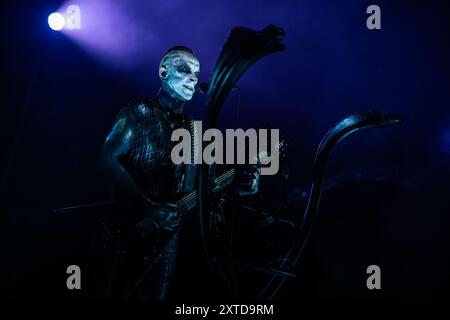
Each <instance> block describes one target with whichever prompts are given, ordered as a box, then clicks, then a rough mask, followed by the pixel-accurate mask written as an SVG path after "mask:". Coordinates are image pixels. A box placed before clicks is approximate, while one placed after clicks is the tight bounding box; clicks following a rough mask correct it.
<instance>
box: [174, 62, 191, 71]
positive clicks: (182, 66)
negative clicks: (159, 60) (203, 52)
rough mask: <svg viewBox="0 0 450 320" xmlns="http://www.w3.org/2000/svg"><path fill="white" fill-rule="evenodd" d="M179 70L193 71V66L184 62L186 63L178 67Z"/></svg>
mask: <svg viewBox="0 0 450 320" xmlns="http://www.w3.org/2000/svg"><path fill="white" fill-rule="evenodd" d="M177 71H179V72H183V73H191V68H189V66H188V65H186V64H184V65H181V66H179V67H178V68H177Z"/></svg>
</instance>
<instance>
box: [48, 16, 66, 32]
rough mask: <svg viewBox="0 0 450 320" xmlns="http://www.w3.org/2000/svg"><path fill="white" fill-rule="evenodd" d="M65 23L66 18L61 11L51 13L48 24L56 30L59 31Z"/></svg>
mask: <svg viewBox="0 0 450 320" xmlns="http://www.w3.org/2000/svg"><path fill="white" fill-rule="evenodd" d="M65 24H66V19H65V18H64V16H63V15H62V14H61V13H59V12H53V13H52V14H51V15H49V16H48V25H49V26H50V28H52V29H53V30H55V31H59V30H61V29H62V28H64V25H65Z"/></svg>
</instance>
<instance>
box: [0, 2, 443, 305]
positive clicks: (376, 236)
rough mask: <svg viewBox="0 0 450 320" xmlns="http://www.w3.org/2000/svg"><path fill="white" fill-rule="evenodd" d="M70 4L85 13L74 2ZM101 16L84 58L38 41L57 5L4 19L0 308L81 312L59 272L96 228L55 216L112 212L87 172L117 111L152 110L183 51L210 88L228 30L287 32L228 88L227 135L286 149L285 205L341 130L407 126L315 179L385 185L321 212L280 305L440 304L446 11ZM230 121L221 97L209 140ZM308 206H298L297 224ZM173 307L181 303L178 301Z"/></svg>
mask: <svg viewBox="0 0 450 320" xmlns="http://www.w3.org/2000/svg"><path fill="white" fill-rule="evenodd" d="M67 3H68V4H69V3H74V4H79V5H80V7H81V8H82V10H83V3H82V2H77V1H73V2H72V1H71V2H67ZM99 3H100V4H101V5H103V4H105V8H113V7H116V10H115V11H114V15H113V14H112V13H111V21H110V23H111V29H108V30H109V31H110V32H103V33H101V34H99V35H98V36H97V35H96V34H95V32H94V33H91V34H89V35H86V37H87V38H89V37H91V41H90V42H89V41H88V42H78V41H75V40H74V38H72V37H71V36H70V35H69V34H64V33H61V32H55V31H52V30H51V29H50V28H49V27H48V25H47V16H48V14H50V13H51V12H53V11H56V10H58V9H59V8H60V6H61V5H62V4H63V3H62V2H61V1H39V2H36V3H32V4H31V3H27V2H20V1H14V2H13V1H9V3H8V2H3V3H2V10H1V11H2V13H1V15H2V17H1V23H2V28H1V33H2V80H3V81H2V103H1V106H2V107H1V115H2V116H1V119H2V125H1V126H0V133H1V137H2V142H3V143H2V152H1V156H0V168H1V170H0V182H1V185H0V188H1V189H0V190H1V191H0V192H1V203H0V208H1V224H2V226H4V227H5V228H4V231H3V232H2V238H3V240H2V250H1V252H2V259H1V261H2V262H1V264H2V267H4V268H5V270H4V271H2V274H3V279H4V280H2V281H1V290H0V292H1V295H2V297H4V298H9V299H23V298H29V299H47V298H71V297H72V298H73V297H75V298H82V297H83V295H82V294H79V293H74V292H68V291H67V290H66V289H65V279H66V274H65V271H66V267H67V265H68V264H80V265H81V266H82V269H83V266H84V263H86V258H85V256H84V255H85V252H86V247H87V246H88V243H89V234H90V232H92V230H93V229H95V225H96V223H97V222H98V221H97V220H96V219H97V218H96V217H89V216H88V217H87V216H58V215H55V214H53V213H52V209H55V208H60V207H66V206H71V205H79V204H84V203H91V202H96V201H105V200H108V199H109V186H108V183H107V181H105V180H104V179H103V178H102V177H101V176H99V175H98V174H97V171H96V162H97V159H98V155H99V152H100V148H101V145H102V142H103V139H104V138H105V136H106V134H107V132H108V130H109V129H110V128H111V126H112V123H113V120H114V118H115V116H116V114H117V112H118V111H119V110H120V108H122V107H123V106H124V105H125V103H126V102H127V101H129V100H131V99H136V98H148V97H151V96H153V95H154V94H155V93H156V92H157V89H158V86H159V80H158V77H157V65H158V63H159V59H160V56H161V55H162V53H163V52H165V51H166V50H167V48H169V47H171V46H174V45H178V44H182V45H187V46H189V47H192V48H193V49H194V51H195V52H196V54H197V55H198V57H199V59H200V61H201V64H202V66H201V68H202V70H201V79H202V80H203V81H207V80H208V78H209V75H210V73H211V71H212V68H213V66H214V62H215V60H216V58H217V55H218V53H219V51H220V48H221V46H222V44H223V42H224V40H225V38H226V36H227V33H228V32H229V30H230V29H231V28H232V27H234V26H238V25H242V26H246V27H251V28H255V29H260V28H262V27H264V26H265V25H267V24H271V23H272V24H275V25H278V26H280V27H282V28H284V29H285V31H286V36H285V40H284V43H285V45H286V50H285V51H284V52H282V53H277V54H274V55H271V56H269V57H268V58H265V59H263V60H262V61H260V62H258V63H257V64H256V65H255V66H254V67H252V68H251V69H250V70H249V71H248V72H247V73H246V74H245V75H244V77H243V78H242V79H241V80H240V82H239V85H240V87H241V89H242V102H241V106H240V109H239V113H240V116H239V124H238V125H239V126H240V127H243V128H248V127H255V128H259V127H262V126H263V125H264V123H265V122H266V121H269V120H270V121H271V125H272V127H273V128H280V130H281V132H282V134H285V135H288V136H289V137H290V138H292V140H293V142H292V144H291V147H290V154H289V166H290V172H291V175H290V181H289V188H291V189H292V188H294V187H298V186H307V185H308V184H309V183H310V181H311V172H312V165H313V158H314V153H315V149H316V147H317V145H318V143H319V142H320V139H321V137H322V136H323V135H324V134H325V133H326V131H327V130H328V129H329V128H330V127H331V126H332V125H334V124H335V123H336V122H337V121H339V120H341V119H342V118H344V117H345V116H347V115H348V114H350V113H352V112H356V111H360V110H363V109H367V108H373V109H376V110H378V111H380V112H383V113H400V114H402V115H403V117H404V119H405V123H404V124H403V125H402V126H400V127H397V128H384V129H377V130H372V131H367V132H364V133H361V134H358V135H356V136H354V137H351V138H350V139H348V140H346V141H345V142H344V143H342V144H341V145H339V147H338V148H337V149H336V151H335V152H334V154H333V157H332V159H331V161H330V166H329V171H328V172H329V176H333V175H336V174H339V173H341V172H345V171H346V170H348V169H351V168H382V169H383V170H385V171H387V172H389V179H386V180H384V181H382V182H374V181H359V182H358V181H353V182H352V181H350V182H346V183H343V184H341V185H339V186H337V187H336V188H334V189H332V190H330V191H328V192H327V193H326V194H325V195H324V197H323V199H322V206H321V212H320V215H319V219H318V220H317V223H316V224H315V226H314V231H313V235H312V238H311V242H310V243H309V246H308V250H307V252H306V254H305V256H304V260H303V261H302V263H301V264H300V266H299V268H298V272H299V280H298V281H296V282H294V283H293V284H291V285H290V286H289V287H288V288H287V290H286V291H285V292H284V295H283V297H284V298H289V299H298V298H305V297H307V298H308V297H309V298H321V299H345V298H351V299H362V300H371V299H444V298H448V290H449V289H450V288H449V275H448V271H449V252H450V251H449V250H448V249H449V242H450V241H449V240H450V239H449V232H448V230H449V213H450V210H449V207H450V205H449V200H448V198H449V190H450V188H449V187H450V180H449V178H450V167H449V164H450V111H449V110H450V108H449V105H448V101H449V89H450V88H449V86H448V84H449V81H448V80H449V76H448V71H449V70H448V69H449V68H448V67H449V62H448V56H449V54H450V52H449V42H448V38H449V34H448V32H447V30H448V24H449V22H448V12H447V11H446V10H445V9H446V8H445V6H444V1H431V2H430V1H427V2H425V1H375V2H372V1H371V2H368V1H350V0H346V1H329V0H320V1H256V0H254V1H253V0H252V1H245V2H244V1H225V0H224V1H222V0H220V1H211V2H208V1H160V2H156V1H137V0H134V1H127V2H121V3H120V4H119V3H114V2H113V1H100V2H99ZM106 4H107V5H106ZM370 4H377V5H379V6H380V7H381V13H382V29H381V30H373V31H371V30H368V29H367V28H366V18H367V16H368V15H367V14H366V13H365V11H366V8H367V6H368V5H370ZM100 7H101V6H100ZM108 10H110V11H111V12H112V9H105V10H104V11H98V13H97V14H98V16H99V19H103V20H102V21H104V20H105V19H106V21H108V18H109V11H108ZM91 16H92V12H91ZM118 16H119V17H120V18H121V19H119V18H118ZM82 17H83V11H82ZM108 30H106V31H108ZM111 30H112V31H111ZM115 36H117V38H118V39H121V40H120V41H119V40H118V44H117V45H116V46H112V47H108V46H106V47H101V44H102V41H103V40H104V39H105V43H106V38H107V37H110V38H111V39H113V42H114V39H115V38H114V37H115ZM96 37H97V38H96ZM92 39H94V41H92ZM97 44H99V46H97V47H96V45H97ZM121 49H124V50H121ZM125 49H126V50H125ZM116 51H117V52H116ZM203 101H204V97H203V96H201V95H197V96H196V97H195V98H194V99H193V101H192V102H191V103H189V104H188V106H187V108H186V110H187V112H189V113H191V114H193V115H194V116H195V117H198V118H201V117H202V115H203V111H204V110H203ZM236 104H237V95H236V93H232V94H231V95H230V98H229V101H228V103H227V105H226V106H225V108H224V111H223V113H222V119H221V125H222V126H224V127H230V128H234V127H236V113H237V110H236ZM263 179H264V178H263ZM262 183H263V186H262V192H264V194H266V196H265V197H264V199H265V201H266V202H267V203H265V205H266V207H267V210H269V211H270V210H271V209H273V206H274V203H276V202H277V201H278V200H279V197H280V194H279V189H277V187H276V182H270V179H268V182H267V183H266V182H264V181H263V182H262ZM304 206H305V203H298V204H297V208H299V212H298V214H301V210H302V208H303V207H304ZM186 239H189V238H186ZM186 242H189V241H187V240H185V242H183V246H184V245H186ZM184 258H186V257H184ZM180 259H183V254H181V258H180ZM185 260H186V259H185ZM187 260H189V259H187ZM195 263H199V264H200V263H201V262H200V261H198V262H194V263H193V262H192V259H191V261H190V262H189V263H187V262H185V265H183V263H180V265H181V267H180V268H181V270H182V271H181V272H180V274H181V277H182V278H183V276H184V277H186V276H187V277H189V272H188V271H189V270H192V269H195ZM371 264H377V265H379V266H380V267H381V271H382V290H380V291H377V292H374V291H369V290H367V288H366V286H365V281H366V278H367V275H366V273H365V270H366V268H367V266H369V265H371ZM199 282H201V280H199ZM183 290H184V291H183ZM180 292H181V293H180V296H181V297H183V296H188V295H189V289H180Z"/></svg>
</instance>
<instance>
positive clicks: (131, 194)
mask: <svg viewBox="0 0 450 320" xmlns="http://www.w3.org/2000/svg"><path fill="white" fill-rule="evenodd" d="M132 136H133V126H132V123H131V116H130V114H129V113H128V112H126V111H125V112H121V114H120V115H119V117H118V119H117V121H116V123H115V124H114V127H113V128H112V130H111V132H110V133H109V134H108V136H107V137H106V140H105V142H104V145H103V149H102V152H101V155H100V160H99V167H100V169H101V171H102V172H104V173H105V174H106V175H107V176H108V177H110V178H111V180H112V182H113V184H114V186H115V188H117V189H118V191H119V192H121V193H122V194H125V196H126V199H129V201H130V202H132V203H133V204H141V205H145V206H148V205H150V204H151V202H150V201H149V199H147V198H146V197H145V195H144V194H143V193H142V191H141V190H140V189H139V187H138V186H137V185H136V183H135V182H134V180H133V179H132V178H131V176H130V175H129V174H128V172H127V171H126V170H125V168H124V167H123V166H122V164H121V163H120V161H119V159H120V157H122V156H124V155H125V154H126V152H127V151H128V148H129V147H130V143H131V139H132Z"/></svg>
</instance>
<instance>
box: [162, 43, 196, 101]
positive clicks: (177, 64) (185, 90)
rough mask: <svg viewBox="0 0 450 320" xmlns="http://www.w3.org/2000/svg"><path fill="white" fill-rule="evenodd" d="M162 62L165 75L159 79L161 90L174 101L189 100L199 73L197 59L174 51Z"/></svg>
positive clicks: (186, 53)
mask: <svg viewBox="0 0 450 320" xmlns="http://www.w3.org/2000/svg"><path fill="white" fill-rule="evenodd" d="M164 60H165V61H164V62H163V63H162V67H163V69H164V68H165V71H166V72H167V74H166V76H165V77H161V81H162V87H163V90H164V91H166V92H167V93H168V94H169V95H170V96H171V97H173V98H175V99H178V100H183V101H189V100H191V99H192V96H193V95H194V92H195V86H196V85H197V83H198V74H199V72H200V63H199V61H198V59H197V58H196V57H194V56H193V55H192V54H190V53H188V52H183V51H175V52H174V53H173V54H170V55H169V56H168V57H167V58H165V59H164ZM160 73H161V70H160Z"/></svg>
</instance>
